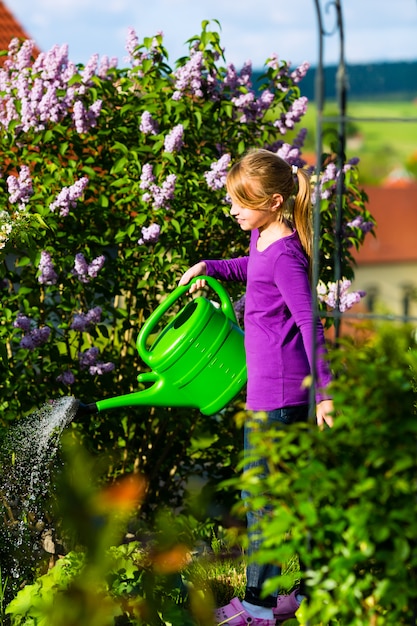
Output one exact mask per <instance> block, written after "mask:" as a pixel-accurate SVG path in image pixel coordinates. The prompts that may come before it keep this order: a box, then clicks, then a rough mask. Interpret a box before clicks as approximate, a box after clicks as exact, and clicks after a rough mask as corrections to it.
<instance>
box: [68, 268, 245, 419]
mask: <svg viewBox="0 0 417 626" xmlns="http://www.w3.org/2000/svg"><path fill="white" fill-rule="evenodd" d="M200 278H201V277H200ZM204 278H205V280H206V282H207V284H208V285H209V286H210V287H212V288H213V289H214V291H216V293H217V295H218V296H219V298H220V307H217V306H215V305H214V304H213V302H211V301H209V300H207V299H206V298H203V297H197V298H195V299H193V300H192V301H191V302H188V304H187V305H186V306H185V307H183V308H182V309H181V310H180V311H179V312H178V313H177V314H176V315H175V317H174V318H173V319H172V320H171V322H170V323H169V324H168V325H167V326H166V327H165V328H164V329H163V330H162V331H161V332H160V334H159V335H158V336H157V337H156V339H155V340H154V341H153V343H152V345H151V346H150V347H149V346H148V339H149V338H150V336H151V335H154V333H155V328H156V326H157V325H158V323H159V322H160V320H161V317H162V316H163V315H164V314H165V313H166V312H167V311H168V309H169V308H170V307H171V306H172V305H173V304H174V303H175V302H176V300H178V298H179V297H180V296H181V295H183V294H184V293H185V292H186V291H188V290H189V288H190V284H189V285H182V286H179V287H177V289H175V290H174V291H173V292H172V293H171V294H170V295H169V296H168V297H167V298H166V299H165V300H164V301H163V302H162V303H161V304H160V305H159V306H158V307H157V309H156V310H155V311H154V312H153V313H152V314H151V315H150V317H149V318H148V319H147V320H146V322H145V323H144V325H143V327H142V329H141V331H140V333H139V336H138V339H137V342H136V345H137V349H138V352H139V355H140V357H141V358H142V360H143V361H144V362H145V363H146V364H147V365H148V366H149V367H150V368H151V370H152V371H151V372H146V373H142V374H139V376H138V382H139V383H141V384H143V385H144V386H145V388H144V389H142V390H140V391H136V392H133V393H128V394H125V395H122V396H117V397H115V398H106V399H104V400H99V401H97V402H93V403H91V404H83V403H80V407H79V410H78V413H77V415H78V414H80V415H88V414H93V413H99V412H101V411H106V410H109V409H116V408H122V407H131V406H165V407H179V406H181V407H190V408H198V409H200V411H201V412H202V413H203V414H205V415H212V414H214V413H218V412H219V411H221V410H222V409H223V408H224V407H225V406H226V405H227V404H228V403H229V402H230V401H231V400H233V398H234V397H235V396H236V395H237V394H238V393H239V391H240V390H241V389H242V387H243V386H244V385H245V383H246V378H247V374H246V358H245V350H244V342H243V332H242V330H241V329H240V328H239V326H238V323H237V320H236V316H235V312H234V309H233V306H232V303H231V300H230V298H229V296H228V294H227V292H226V291H225V289H224V287H222V285H220V283H218V282H217V281H216V280H215V279H214V278H212V277H209V276H205V277H204ZM195 280H197V279H193V281H192V282H195Z"/></svg>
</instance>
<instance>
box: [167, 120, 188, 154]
mask: <svg viewBox="0 0 417 626" xmlns="http://www.w3.org/2000/svg"><path fill="white" fill-rule="evenodd" d="M183 135H184V126H183V125H182V124H177V125H176V126H174V128H173V129H172V130H171V132H170V133H169V134H168V135H167V136H166V137H165V143H164V148H165V150H166V152H179V151H180V150H181V148H182V146H183Z"/></svg>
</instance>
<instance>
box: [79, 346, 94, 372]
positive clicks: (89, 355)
mask: <svg viewBox="0 0 417 626" xmlns="http://www.w3.org/2000/svg"><path fill="white" fill-rule="evenodd" d="M98 355H99V349H98V348H96V347H93V348H88V349H87V350H85V351H84V352H79V353H78V361H79V363H80V368H81V369H82V370H85V369H87V368H88V367H90V366H91V365H95V364H96V362H97V358H98Z"/></svg>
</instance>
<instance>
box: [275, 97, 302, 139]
mask: <svg viewBox="0 0 417 626" xmlns="http://www.w3.org/2000/svg"><path fill="white" fill-rule="evenodd" d="M307 102H308V99H307V98H306V97H305V96H301V97H300V98H297V100H294V102H293V103H292V104H291V107H290V108H289V110H288V111H287V112H286V113H282V114H281V116H280V118H279V119H277V120H276V121H275V122H274V126H275V127H276V128H278V130H279V132H280V133H281V135H285V133H286V132H287V130H291V129H293V128H294V125H295V124H296V123H297V122H299V121H300V119H301V118H302V117H303V115H305V112H306V110H307Z"/></svg>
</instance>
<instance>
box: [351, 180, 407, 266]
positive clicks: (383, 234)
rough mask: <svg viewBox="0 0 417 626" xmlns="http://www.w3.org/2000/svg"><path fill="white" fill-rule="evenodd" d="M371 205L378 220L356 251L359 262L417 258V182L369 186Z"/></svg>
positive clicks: (393, 261) (395, 261)
mask: <svg viewBox="0 0 417 626" xmlns="http://www.w3.org/2000/svg"><path fill="white" fill-rule="evenodd" d="M365 191H366V193H367V194H368V198H369V204H368V205H367V206H368V209H369V211H370V213H371V214H372V215H373V217H374V218H375V220H376V228H375V235H376V237H373V236H372V235H371V234H368V235H367V236H366V238H365V243H364V245H363V246H362V247H361V248H360V250H359V252H357V253H356V254H355V258H356V261H357V263H358V265H365V264H378V263H408V262H415V261H417V182H408V184H406V185H405V184H404V185H401V186H400V185H399V186H381V187H365Z"/></svg>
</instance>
